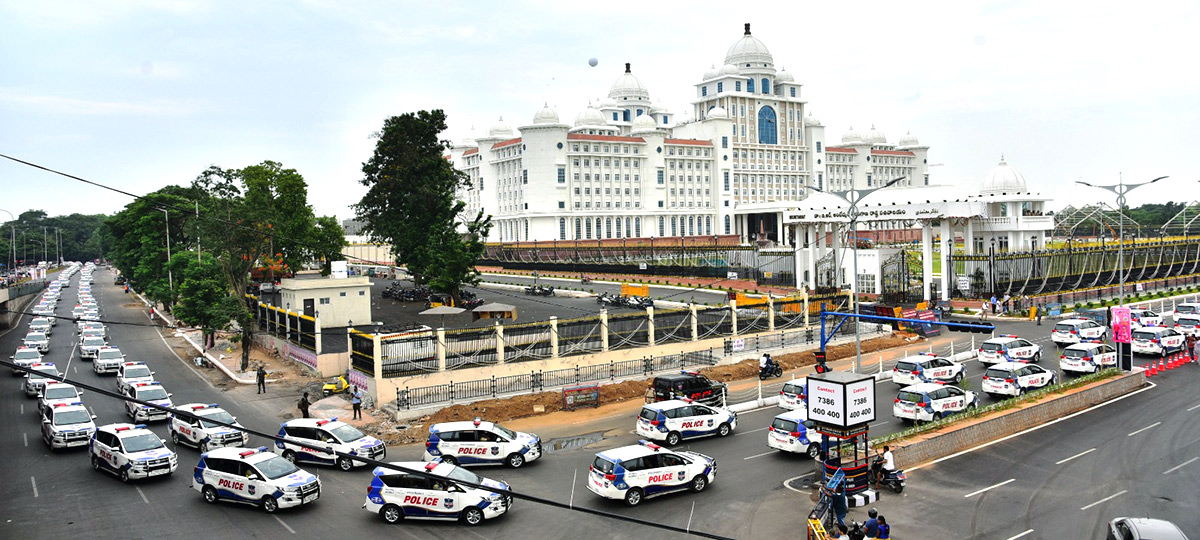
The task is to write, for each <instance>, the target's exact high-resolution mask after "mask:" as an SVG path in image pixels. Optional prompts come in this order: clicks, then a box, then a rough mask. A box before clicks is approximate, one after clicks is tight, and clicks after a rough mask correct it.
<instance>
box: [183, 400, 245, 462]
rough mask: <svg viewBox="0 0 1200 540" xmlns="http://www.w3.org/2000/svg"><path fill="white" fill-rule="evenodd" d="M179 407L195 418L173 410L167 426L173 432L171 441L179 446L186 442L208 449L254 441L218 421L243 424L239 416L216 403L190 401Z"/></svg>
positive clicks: (203, 450)
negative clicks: (239, 421) (238, 418)
mask: <svg viewBox="0 0 1200 540" xmlns="http://www.w3.org/2000/svg"><path fill="white" fill-rule="evenodd" d="M178 409H179V410H181V411H185V412H189V413H192V415H194V416H195V418H193V417H187V416H182V415H178V414H175V413H171V421H170V422H168V423H167V429H169V430H170V431H171V442H173V443H175V445H176V446H178V445H180V444H186V445H188V446H194V447H196V448H197V449H199V450H200V451H201V452H207V451H209V449H214V448H226V447H238V446H245V445H247V444H249V442H250V434H248V433H246V432H244V431H240V430H237V429H234V428H230V427H225V426H222V425H220V424H216V423H214V421H216V422H225V423H226V424H232V425H235V426H237V427H242V425H241V424H239V423H238V422H237V418H236V417H234V416H233V415H231V414H229V413H228V412H225V409H222V408H220V407H218V406H217V404H216V403H208V404H205V403H186V404H184V405H180V406H179V407H178Z"/></svg>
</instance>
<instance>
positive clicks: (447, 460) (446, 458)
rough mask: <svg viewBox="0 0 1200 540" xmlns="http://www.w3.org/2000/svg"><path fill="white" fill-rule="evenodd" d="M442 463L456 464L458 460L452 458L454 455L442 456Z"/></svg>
mask: <svg viewBox="0 0 1200 540" xmlns="http://www.w3.org/2000/svg"><path fill="white" fill-rule="evenodd" d="M442 463H447V464H450V465H458V460H457V459H454V456H442Z"/></svg>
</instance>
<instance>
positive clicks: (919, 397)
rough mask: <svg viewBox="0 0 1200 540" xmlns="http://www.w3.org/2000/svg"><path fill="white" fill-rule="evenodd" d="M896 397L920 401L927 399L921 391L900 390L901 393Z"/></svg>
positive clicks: (914, 401)
mask: <svg viewBox="0 0 1200 540" xmlns="http://www.w3.org/2000/svg"><path fill="white" fill-rule="evenodd" d="M896 399H899V400H900V401H908V402H912V403H920V402H922V401H924V400H925V396H924V395H922V394H921V393H920V392H900V394H899V395H897V396H896Z"/></svg>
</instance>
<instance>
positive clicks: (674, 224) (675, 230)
mask: <svg viewBox="0 0 1200 540" xmlns="http://www.w3.org/2000/svg"><path fill="white" fill-rule="evenodd" d="M671 236H679V222H678V221H677V218H676V217H675V216H671Z"/></svg>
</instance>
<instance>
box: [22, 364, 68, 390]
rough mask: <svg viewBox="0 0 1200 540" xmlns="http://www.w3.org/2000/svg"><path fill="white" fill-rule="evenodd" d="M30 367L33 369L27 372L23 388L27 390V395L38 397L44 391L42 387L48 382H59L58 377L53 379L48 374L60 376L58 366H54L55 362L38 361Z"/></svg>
mask: <svg viewBox="0 0 1200 540" xmlns="http://www.w3.org/2000/svg"><path fill="white" fill-rule="evenodd" d="M29 369H32V370H33V371H30V372H27V373H25V383H24V384H22V385H21V388H22V389H23V390H24V391H25V397H31V398H33V397H37V396H38V394H41V393H42V388H44V387H45V386H46V383H47V382H58V379H51V378H49V377H47V375H54V376H58V375H59V373H58V368H56V367H54V362H37V363H34V364H30V365H29Z"/></svg>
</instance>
